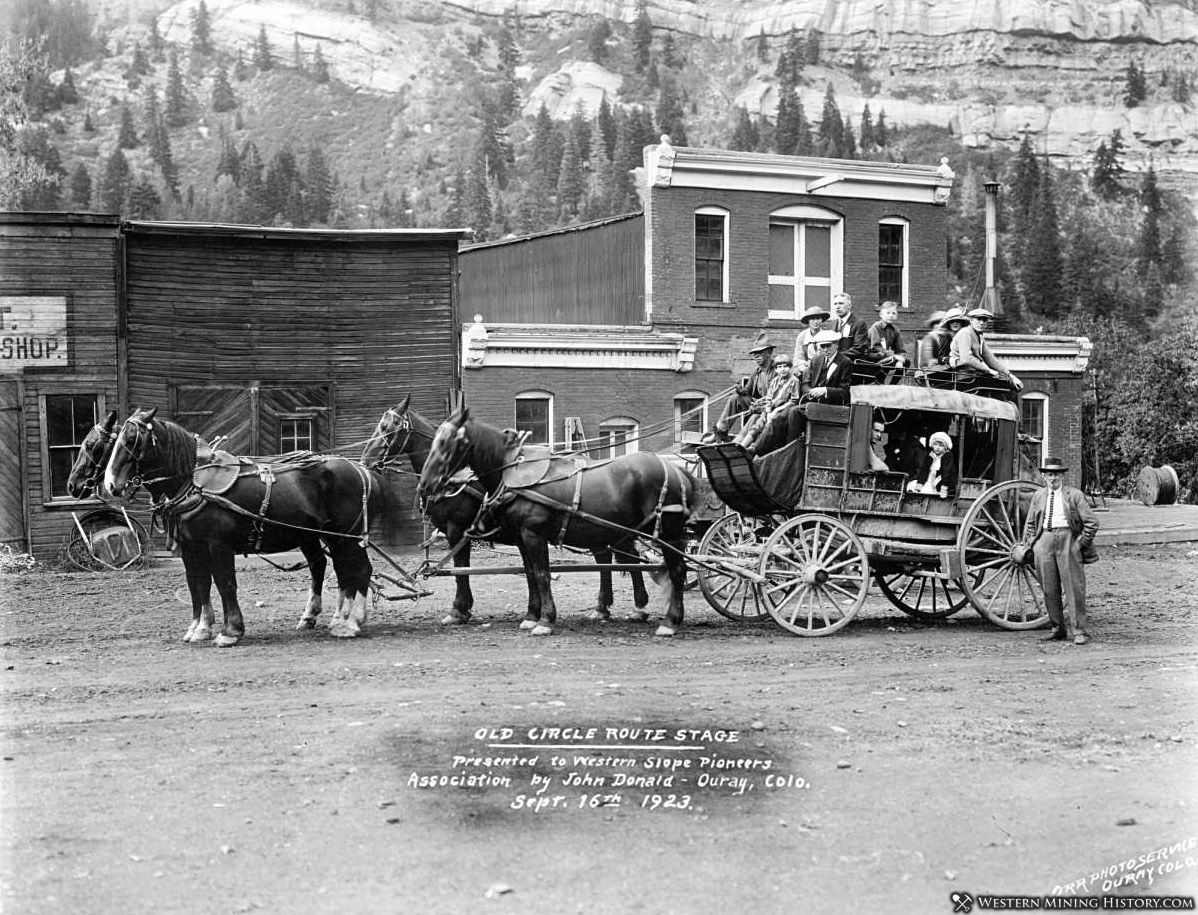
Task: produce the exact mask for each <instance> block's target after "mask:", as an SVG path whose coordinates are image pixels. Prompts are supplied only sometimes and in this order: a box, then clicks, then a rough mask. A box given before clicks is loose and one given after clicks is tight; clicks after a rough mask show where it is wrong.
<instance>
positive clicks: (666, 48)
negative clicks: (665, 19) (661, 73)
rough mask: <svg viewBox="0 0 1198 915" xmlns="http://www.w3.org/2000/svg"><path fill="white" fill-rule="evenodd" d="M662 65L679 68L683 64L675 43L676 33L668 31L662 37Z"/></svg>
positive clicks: (674, 68)
mask: <svg viewBox="0 0 1198 915" xmlns="http://www.w3.org/2000/svg"><path fill="white" fill-rule="evenodd" d="M661 65H662V66H663V67H669V68H670V69H671V70H677V69H678V68H679V67H681V66H682V58H681V57H679V56H678V48H677V46H676V45H675V44H674V33H673V32H666V34H665V36H664V37H663V38H662V39H661Z"/></svg>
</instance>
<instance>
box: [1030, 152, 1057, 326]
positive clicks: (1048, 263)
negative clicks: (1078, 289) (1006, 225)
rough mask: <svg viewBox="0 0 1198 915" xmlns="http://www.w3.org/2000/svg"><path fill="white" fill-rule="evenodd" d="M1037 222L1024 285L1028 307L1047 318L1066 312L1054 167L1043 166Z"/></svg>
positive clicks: (1034, 208)
mask: <svg viewBox="0 0 1198 915" xmlns="http://www.w3.org/2000/svg"><path fill="white" fill-rule="evenodd" d="M1032 209H1033V213H1032V215H1033V217H1034V222H1033V223H1032V225H1031V229H1030V232H1029V234H1028V244H1027V253H1026V255H1025V258H1026V262H1025V266H1024V271H1023V288H1024V290H1025V296H1024V298H1025V300H1026V302H1027V305H1028V308H1029V309H1031V310H1032V311H1035V312H1037V313H1038V314H1041V315H1044V316H1045V317H1047V318H1058V317H1061V316H1062V311H1063V306H1064V304H1065V290H1064V283H1063V277H1064V272H1065V271H1064V260H1063V257H1062V255H1061V227H1060V219H1059V218H1058V216H1057V206H1056V198H1055V194H1054V192H1053V182H1052V171H1051V169H1050V168H1049V167H1048V164H1047V163H1044V165H1043V166H1042V167H1041V169H1040V188H1039V192H1038V193H1037V194H1036V200H1035V203H1034V204H1033V206H1032Z"/></svg>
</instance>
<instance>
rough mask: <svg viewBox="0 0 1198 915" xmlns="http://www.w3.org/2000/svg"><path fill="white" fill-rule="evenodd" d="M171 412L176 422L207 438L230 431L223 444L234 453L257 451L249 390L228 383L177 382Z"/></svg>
mask: <svg viewBox="0 0 1198 915" xmlns="http://www.w3.org/2000/svg"><path fill="white" fill-rule="evenodd" d="M171 395H172V400H173V401H174V405H173V408H172V410H171V414H172V415H173V416H174V419H175V422H177V423H178V424H179V425H180V426H182V427H183V428H184V429H186V430H187V431H188V432H194V433H195V434H196V435H198V436H199V437H200V438H202V439H204V441H206V442H210V441H212V440H213V439H214V438H216V437H217V436H218V435H227V436H228V441H226V442H225V444H224V445H223V446H222V447H223V448H224V449H225V450H226V451H230V452H232V453H233V454H255V453H257V449H256V448H255V447H254V438H255V436H254V429H253V425H254V424H253V423H252V422H251V419H250V418H251V415H252V413H253V411H252V410H251V408H250V391H249V389H248V388H244V387H230V386H226V385H203V386H200V385H182V384H180V385H175V386H174V387H173V388H172V390H171Z"/></svg>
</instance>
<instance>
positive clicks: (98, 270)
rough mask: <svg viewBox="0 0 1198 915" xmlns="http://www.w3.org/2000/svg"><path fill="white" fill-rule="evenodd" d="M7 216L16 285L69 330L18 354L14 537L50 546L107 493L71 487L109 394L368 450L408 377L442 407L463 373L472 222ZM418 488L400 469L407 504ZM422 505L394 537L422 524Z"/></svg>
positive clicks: (7, 259) (252, 431) (424, 399)
mask: <svg viewBox="0 0 1198 915" xmlns="http://www.w3.org/2000/svg"><path fill="white" fill-rule="evenodd" d="M0 227H2V228H3V229H4V234H3V235H0V296H4V297H5V298H4V299H3V300H2V301H3V303H4V304H5V305H6V306H7V307H8V308H9V309H10V310H12V309H16V310H22V309H23V311H21V313H22V314H24V313H25V312H30V313H31V314H33V315H35V318H34V319H31V320H36V321H39V322H40V323H36V324H34V325H32V326H34V327H35V328H41V327H43V326H44V327H46V328H51V327H53V328H54V329H55V331H54V332H55V333H57V335H58V336H57V337H55V338H53V339H54V340H55V341H56V342H55V344H54V346H55V350H54V352H55V354H56V355H55V357H54V359H53V360H51V363H50V365H46V364H31V363H30V359H29V358H25V359H24V360H23V361H22V360H17V359H12V360H9V361H7V362H5V361H3V360H0V372H4V375H2V376H0V379H3V381H0V398H3V399H2V400H0V411H2V412H0V425H5V424H8V425H14V426H15V427H18V428H20V429H22V430H23V436H24V438H23V440H22V444H21V445H20V446H19V447H18V448H17V449H15V450H14V451H12V452H7V451H0V480H4V479H13V478H20V479H22V480H23V483H22V485H21V486H20V487H17V488H8V489H6V492H7V493H14V492H17V493H21V494H22V497H21V499H20V505H19V510H20V511H19V518H18V517H17V515H16V513H17V509H18V505H17V503H16V500H15V499H14V500H13V504H11V505H5V506H4V525H5V526H4V533H3V538H4V540H5V542H8V543H11V544H13V545H16V546H20V547H21V548H22V549H28V550H29V551H30V552H32V553H33V554H34V555H35V556H38V557H39V558H51V557H52V556H53V555H54V554H55V553H56V552H57V551H58V550H59V549H60V548H61V546H62V543H63V541H64V538H65V537H69V535H70V530H71V527H70V526H71V525H72V523H73V522H72V520H71V512H72V511H75V510H78V509H80V508H87V507H92V506H91V503H79V502H76V501H75V500H72V499H70V497H69V496H68V495H67V493H66V489H65V480H66V472H67V471H68V470H69V468H70V465H71V462H72V460H73V459H74V455H75V452H76V450H77V445H78V442H79V440H80V439H81V438H82V436H83V435H85V434H86V432H87V430H88V429H89V428H91V426H92V425H93V424H94V423H95V422H96V420H97V418H102V417H103V415H104V412H105V411H106V410H108V409H115V410H117V411H118V413H119V414H120V415H121V416H122V417H123V416H125V415H127V414H128V413H129V412H131V411H132V410H133V409H134V408H136V407H151V406H157V407H158V408H159V415H161V416H163V417H164V418H169V419H173V420H175V421H176V422H178V423H180V424H181V425H183V426H184V427H186V428H187V429H189V430H190V431H192V432H195V433H197V434H199V435H201V436H203V437H204V438H206V439H211V438H212V437H214V436H217V435H222V436H227V437H228V441H227V443H226V445H225V447H226V448H227V449H228V450H230V451H233V452H235V453H240V454H277V453H281V452H286V451H291V450H303V449H311V450H317V451H324V452H334V453H340V454H344V455H346V456H350V457H357V456H358V454H360V452H361V448H362V445H363V443H364V441H365V439H366V437H367V436H368V435H369V434H370V432H371V430H372V429H373V428H374V425H375V423H376V422H377V421H378V419H379V417H380V416H381V415H382V413H383V412H384V411H385V410H386V409H387V408H388V407H390V406H393V405H394V404H395V403H396V402H397V401H398V400H399V399H400V398H402V397H403V396H404V395H405V394H408V393H410V394H411V395H412V405H413V407H414V408H415V409H417V410H420V411H421V412H423V413H426V414H428V415H430V416H441V415H444V413H445V410H446V402H447V395H448V393H449V391H450V390H452V389H454V388H456V387H457V386H458V384H459V378H460V369H459V366H460V354H459V340H460V336H459V333H458V325H459V322H460V318H459V315H458V292H457V261H458V254H457V248H458V241H459V238H460V237H461V236H462V234H463V233H462V232H461V231H459V230H418V229H396V230H382V231H336V230H308V229H277V228H264V227H252V226H217V225H197V224H184V223H150V222H125V223H122V222H120V221H119V220H117V219H116V218H114V217H94V216H77V215H67V214H25V215H22V214H0ZM7 317H8V314H7V313H6V318H7ZM55 322H57V323H55ZM8 323H9V322H7V321H6V333H8V330H7V324H8ZM6 339H7V338H6ZM14 351H15V350H14ZM25 351H26V352H29V349H28V346H27V347H26V350H25ZM62 353H66V356H65V357H64V356H62V355H61V354H62ZM2 447H3V446H0V448H2ZM413 489H414V483H413V481H412V480H411V479H410V478H409V479H401V480H400V481H399V486H398V490H399V491H398V492H397V496H398V497H399V499H401V500H402V503H403V504H405V505H411V504H412V503H413V501H414V500H413V499H412V498H411V495H412V491H413ZM407 520H408V521H409V522H411V523H406V524H401V525H399V526H398V527H397V528H395V530H393V531H389V532H388V533H389V534H393V535H394V536H392V538H391V539H393V540H396V541H405V540H406V541H414V540H416V539H418V538H419V537H420V528H419V525H418V524H417V523H416V522H415V518H414V516H411V514H410V513H409V517H408V519H407Z"/></svg>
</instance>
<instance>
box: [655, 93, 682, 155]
mask: <svg viewBox="0 0 1198 915" xmlns="http://www.w3.org/2000/svg"><path fill="white" fill-rule="evenodd" d="M656 116H657V126H658V128H659V129H660V130H661V132H662V133H665V134H669V136H670V143H672V144H673V145H674V146H686V145H687V138H686V115H685V113H684V112H683V110H682V99H681V98H680V97H679V95H678V90H677V87H676V86H675V84H674V79H673V77H671V76H666V77H664V78H663V79H662V83H661V91H660V92H659V93H658V96H657V112H656Z"/></svg>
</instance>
